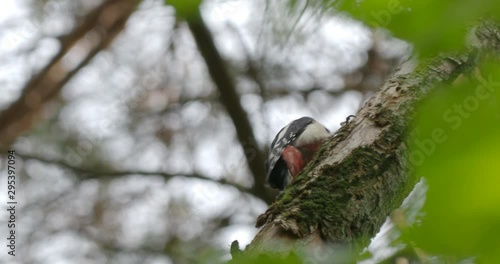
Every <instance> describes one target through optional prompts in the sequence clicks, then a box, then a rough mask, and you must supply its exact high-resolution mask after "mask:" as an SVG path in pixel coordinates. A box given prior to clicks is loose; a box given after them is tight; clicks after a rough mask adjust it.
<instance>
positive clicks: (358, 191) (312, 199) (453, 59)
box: [245, 21, 500, 254]
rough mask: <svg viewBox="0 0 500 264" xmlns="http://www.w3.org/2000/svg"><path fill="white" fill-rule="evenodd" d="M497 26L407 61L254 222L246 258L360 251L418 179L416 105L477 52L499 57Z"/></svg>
mask: <svg viewBox="0 0 500 264" xmlns="http://www.w3.org/2000/svg"><path fill="white" fill-rule="evenodd" d="M499 28H500V26H499V25H498V24H495V23H492V22H490V21H487V22H484V23H482V24H481V25H479V26H478V27H477V28H476V29H475V32H474V33H475V34H474V35H475V36H476V38H477V39H476V43H474V46H475V48H474V50H471V51H470V52H468V53H464V54H460V55H457V56H439V57H437V58H434V59H432V60H430V61H429V62H427V63H426V64H425V65H426V66H418V67H417V66H416V63H415V62H414V60H407V61H406V62H405V63H403V64H402V65H401V66H400V67H399V68H398V69H397V70H396V71H395V72H394V74H393V75H392V76H391V77H390V78H389V79H388V80H387V81H386V82H385V83H384V84H383V85H382V86H381V87H380V89H379V90H378V91H377V92H376V93H375V94H374V95H373V96H372V97H371V98H370V99H369V101H367V102H366V103H365V105H364V106H363V107H362V108H361V109H360V111H359V112H358V113H357V115H356V117H355V118H354V119H353V120H352V121H351V122H349V123H347V124H346V125H344V126H343V127H341V128H340V129H339V131H337V132H336V133H335V134H334V135H333V136H332V137H331V138H330V139H329V140H328V141H327V142H326V143H325V144H324V145H323V146H322V148H321V150H320V151H319V152H318V153H317V155H316V156H315V158H314V159H313V161H311V163H310V164H308V166H307V167H306V168H304V170H303V171H302V172H301V174H300V175H299V177H298V178H297V179H296V180H295V181H294V182H293V183H292V184H291V185H290V186H288V187H287V188H286V189H285V190H284V191H283V192H282V193H281V194H280V196H279V197H278V200H277V201H276V202H275V203H274V204H272V205H271V206H270V207H269V209H268V210H267V211H266V212H265V213H264V214H262V215H261V216H259V218H258V219H257V227H262V229H261V230H260V231H259V232H258V234H257V235H256V236H255V238H254V239H253V241H252V242H251V243H250V245H249V246H248V247H247V248H246V251H245V254H248V253H257V252H266V251H272V252H277V253H285V252H289V251H291V250H294V249H304V248H306V249H307V248H314V249H318V247H323V246H325V245H326V244H327V243H328V244H335V245H341V246H343V247H348V248H351V249H354V250H356V249H361V248H362V247H364V246H366V245H367V244H368V242H369V239H370V238H372V237H373V236H374V235H375V234H376V232H377V231H378V230H379V229H380V226H381V225H382V224H383V222H384V221H385V219H386V217H387V216H388V215H389V214H390V213H391V211H393V210H394V209H396V208H398V207H399V206H400V205H401V203H402V201H403V199H404V198H405V197H406V196H407V195H408V194H409V192H410V191H411V189H412V188H413V187H414V185H415V183H416V182H417V180H418V179H417V177H416V176H415V175H414V174H413V173H412V171H411V168H412V166H411V165H412V164H411V163H412V162H411V161H412V159H411V156H410V155H409V152H408V142H410V140H411V137H410V133H409V132H410V131H409V128H410V127H409V126H410V123H411V120H412V118H413V113H414V110H415V107H416V106H417V104H418V103H419V102H420V101H421V99H422V98H424V97H425V96H426V95H427V94H428V92H429V91H430V90H432V88H433V87H434V86H435V85H436V84H438V83H443V82H451V81H453V80H454V79H456V78H457V77H458V76H459V75H460V74H462V73H466V72H469V71H471V70H472V69H474V67H475V65H476V62H477V61H478V59H479V58H480V57H481V53H482V52H477V48H479V49H482V50H486V49H487V50H493V51H494V52H495V53H496V55H498V52H499V50H500V49H499V47H500V45H499V43H500V38H499V37H498V36H500V35H499V34H498V32H499Z"/></svg>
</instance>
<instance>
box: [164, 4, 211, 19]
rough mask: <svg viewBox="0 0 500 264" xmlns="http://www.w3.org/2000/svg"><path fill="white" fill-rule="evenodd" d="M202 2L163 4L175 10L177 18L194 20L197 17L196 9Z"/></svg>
mask: <svg viewBox="0 0 500 264" xmlns="http://www.w3.org/2000/svg"><path fill="white" fill-rule="evenodd" d="M201 2H202V0H165V4H167V5H171V6H172V7H173V8H175V12H176V13H177V16H178V17H181V18H186V19H194V18H196V17H197V16H198V7H199V6H200V4H201Z"/></svg>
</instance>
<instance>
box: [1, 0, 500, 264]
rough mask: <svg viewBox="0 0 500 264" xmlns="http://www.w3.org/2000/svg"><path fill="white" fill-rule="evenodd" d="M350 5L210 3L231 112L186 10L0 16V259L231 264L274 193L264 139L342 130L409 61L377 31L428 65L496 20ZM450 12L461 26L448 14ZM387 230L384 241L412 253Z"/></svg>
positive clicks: (29, 6)
mask: <svg viewBox="0 0 500 264" xmlns="http://www.w3.org/2000/svg"><path fill="white" fill-rule="evenodd" d="M191 2H193V3H192V4H190V3H191ZM355 2H356V1H339V2H333V3H330V1H317V2H313V1H290V0H288V1H285V0H280V1H265V0H258V1H250V0H248V1H247V0H207V1H204V2H203V3H202V4H201V6H200V12H201V15H202V16H203V18H204V19H205V21H206V23H207V27H208V29H209V32H211V34H212V36H213V39H214V42H215V44H216V48H217V51H218V52H219V53H220V54H221V57H222V58H223V59H224V60H225V62H226V64H225V69H226V70H227V72H228V74H229V76H230V77H231V79H232V80H233V82H234V83H233V85H231V86H229V88H231V89H232V93H234V94H235V95H236V96H237V99H238V100H234V98H233V97H228V96H227V93H226V92H223V91H221V90H220V89H219V87H218V86H217V85H216V83H217V80H216V79H214V77H213V75H214V73H213V72H210V65H208V64H207V63H206V58H205V60H204V58H203V50H200V49H198V46H197V45H196V41H198V44H200V40H199V39H196V34H194V37H193V34H192V33H195V31H196V29H194V30H193V27H190V26H189V25H188V24H187V23H185V22H184V21H183V20H182V19H179V17H177V15H179V14H182V15H183V16H189V14H190V12H193V10H196V9H197V8H198V7H197V1H172V2H169V1H166V4H165V3H164V1H159V0H143V1H138V0H121V1H119V0H103V1H97V0H96V1H71V0H44V1H31V0H23V1H5V3H4V8H3V11H1V12H0V23H1V25H2V27H1V29H2V35H1V37H0V48H1V49H2V60H0V67H1V68H2V71H0V80H1V83H2V87H3V88H2V89H3V91H4V93H3V94H4V96H3V97H2V98H1V100H0V108H1V109H2V112H1V113H0V150H1V151H2V152H3V153H6V151H7V149H9V147H10V146H12V147H11V148H12V149H15V150H16V153H17V157H18V167H17V170H18V171H17V172H18V175H19V182H18V193H19V194H18V195H19V209H18V216H19V219H18V220H19V228H18V229H17V230H18V232H19V236H18V240H17V244H18V248H17V256H16V257H15V258H11V257H10V256H8V255H6V254H5V253H4V252H5V251H2V253H0V259H1V260H2V261H7V262H9V263H10V262H12V261H13V260H14V261H15V262H17V263H193V262H203V263H204V262H208V261H210V260H212V261H218V260H220V259H228V258H229V257H228V249H229V245H230V243H231V241H233V240H235V239H238V240H239V241H240V243H241V244H242V246H244V245H245V244H247V243H248V242H249V241H250V239H251V238H252V237H253V235H254V234H255V233H256V231H257V230H256V229H255V228H254V227H253V226H254V224H255V218H256V217H257V215H259V214H260V213H262V212H264V211H265V209H266V208H267V205H268V204H269V203H270V202H272V201H273V200H274V197H275V195H276V193H274V192H272V191H270V190H268V189H267V188H265V186H264V184H263V181H264V179H263V176H264V175H263V174H262V170H263V169H262V168H263V164H264V158H263V157H265V156H266V151H267V149H266V147H267V146H268V144H269V143H270V141H271V140H272V138H273V136H274V135H275V133H276V132H277V131H278V130H279V129H280V128H281V127H282V126H283V125H285V124H286V123H288V122H289V121H290V120H292V119H294V118H297V117H300V116H303V115H310V116H313V117H315V118H316V119H318V120H320V121H321V122H323V123H324V124H325V125H327V126H328V127H329V128H331V130H336V129H337V128H338V127H339V123H340V122H342V121H344V120H345V117H346V116H347V115H349V114H354V113H356V111H357V110H358V108H359V107H360V106H361V105H362V103H363V101H364V100H365V99H366V98H368V97H369V96H370V95H371V94H372V93H373V92H374V91H375V90H376V88H377V87H378V86H379V85H380V84H381V83H382V82H383V80H385V79H386V77H387V76H388V75H389V74H390V73H391V71H392V70H393V69H394V68H395V67H396V66H397V65H398V64H399V62H401V61H402V60H403V58H404V57H406V56H407V55H408V54H409V52H410V50H409V45H408V44H406V43H405V42H403V41H401V40H399V39H397V38H393V37H391V36H390V35H389V34H388V33H387V31H386V30H385V29H389V30H391V32H393V33H394V34H395V35H396V36H397V37H401V38H405V39H406V40H408V41H410V42H411V43H412V44H413V45H414V48H415V50H416V51H418V52H419V54H420V55H421V56H423V57H428V56H431V55H434V54H436V53H437V52H440V51H450V50H453V51H460V50H461V49H463V48H464V45H462V44H463V43H465V41H463V40H462V39H463V38H464V36H465V35H466V33H467V26H468V25H469V24H468V23H470V22H472V20H473V19H477V18H478V17H479V16H480V15H484V13H485V12H486V11H490V12H493V14H498V12H497V9H496V8H494V7H495V6H496V5H495V4H494V3H493V4H492V3H490V2H489V1H479V2H477V1H475V2H474V3H471V2H470V1H459V3H458V4H455V3H454V2H453V3H452V1H445V2H443V4H439V5H438V4H434V3H432V5H431V3H427V2H429V1H424V2H425V3H422V4H421V5H420V4H416V3H413V2H411V3H401V6H399V4H400V3H399V2H398V1H395V2H391V1H389V2H390V3H388V2H385V1H372V2H373V4H367V3H365V2H363V4H359V3H355ZM396 2H397V3H396ZM395 3H396V4H395ZM171 4H174V5H175V6H176V8H177V12H176V10H175V9H174V8H173V7H172V6H171ZM180 4H181V5H183V6H182V7H181V6H180ZM471 6H474V9H472V8H471ZM476 9H477V10H479V11H478V12H472V13H471V12H468V11H469V10H476ZM429 10H432V12H431V13H429ZM344 11H347V13H346V12H344ZM454 12H458V14H463V15H460V16H458V15H457V16H453V17H452V18H453V19H449V18H450V15H447V16H443V13H446V14H454ZM460 12H461V13H460ZM495 12H496V13H495ZM424 13H425V14H424ZM355 19H359V20H360V21H363V22H364V23H365V24H363V23H362V22H360V21H357V20H355ZM365 25H368V26H378V27H382V28H385V29H373V28H369V27H367V26H365ZM438 25H439V26H438ZM410 26H411V27H412V28H413V29H412V30H408V27H410ZM447 29H449V30H447ZM192 31H193V32H192ZM443 32H444V33H446V34H444V33H443ZM431 40H432V41H431ZM456 43H461V44H457V45H458V46H456V45H455V44H456ZM207 65H208V66H207ZM491 68H492V70H491V72H492V73H491V75H489V76H492V77H491V78H492V79H493V80H496V79H495V77H496V76H498V75H495V74H494V73H495V67H494V66H491ZM216 73H220V72H219V71H218V72H216ZM489 76H488V78H489ZM498 79H500V78H498ZM230 92H231V91H230ZM231 98H233V99H231ZM494 99H495V97H491V98H490V100H494ZM495 100H496V99H495ZM496 102H497V101H495V102H494V103H493V104H494V106H495V107H496ZM431 108H432V107H431ZM234 109H236V110H234ZM496 109H498V108H496ZM239 110H241V111H240V112H238V111H239ZM235 111H236V112H235ZM489 113H495V112H494V111H493V112H491V111H490V112H489ZM496 114H498V112H496ZM476 120H481V119H476ZM483 121H484V120H483ZM478 122H479V121H478ZM497 123H498V122H497ZM249 127H250V129H249ZM424 127H425V126H424ZM431 127H432V126H431ZM471 127H472V125H471ZM483 130H488V129H481V131H483ZM463 131H465V129H464V130H463ZM467 131H469V130H467ZM488 131H493V132H491V133H490V134H489V135H495V134H494V131H495V130H488ZM464 133H465V132H464ZM471 137H473V136H470V135H469V136H465V138H462V139H461V140H466V141H467V140H470V138H471ZM491 146H492V147H494V146H498V145H495V144H492V145H491ZM491 153H492V154H491V155H493V156H490V158H489V159H488V160H493V159H495V158H498V156H497V155H498V154H497V153H496V152H495V151H494V150H493V148H492V149H491ZM464 158H465V157H464ZM2 159H3V157H2ZM435 161H437V162H439V161H440V160H439V159H438V160H435ZM3 164H5V162H2V166H3ZM453 164H455V165H456V163H453ZM462 164H464V163H462ZM490 164H491V163H490ZM429 166H431V165H429ZM433 167H434V166H431V167H430V168H433ZM259 168H260V169H259ZM422 168H427V167H425V165H423V166H422ZM2 169H3V170H2V172H1V173H2V175H5V173H6V170H5V167H2ZM496 169H498V167H494V168H492V169H491V170H489V173H490V174H488V175H498V174H495V173H496V172H498V170H496ZM459 171H460V168H459ZM442 173H445V172H442ZM446 173H450V172H446ZM487 179H489V180H497V179H496V178H494V177H489V178H487ZM497 181H498V180H497ZM431 183H432V181H431V180H429V184H431ZM484 183H485V184H492V183H491V182H490V181H484ZM5 184H6V183H5V181H2V183H1V186H2V189H4V190H5ZM423 185H425V184H423ZM490 186H498V185H490ZM445 187H446V186H445ZM422 188H423V189H425V187H422ZM478 190H481V189H480V188H479V189H478ZM424 193H425V192H424ZM492 193H494V191H492ZM492 195H493V194H492ZM416 196H417V197H418V199H415V200H416V201H417V202H414V203H413V204H421V203H423V200H424V198H423V197H425V194H422V195H420V196H418V195H416ZM495 197H496V196H495ZM483 198H484V199H490V201H492V203H489V205H490V206H493V207H495V206H496V205H495V203H493V202H494V201H497V200H495V199H493V200H491V197H483ZM0 199H2V201H4V199H6V198H5V197H4V196H2V197H1V198H0ZM429 199H430V198H429ZM478 200H479V201H483V200H482V199H478ZM496 204H500V203H496ZM443 206H446V204H445V205H443ZM413 207H415V208H414V209H413V210H411V212H413V214H415V212H418V210H419V209H420V207H419V206H413ZM413 207H412V208H413ZM472 208H474V207H472ZM483 208H485V210H486V211H487V212H490V211H491V210H490V209H491V208H489V207H483ZM497 209H498V208H497ZM4 216H5V215H4V214H2V217H4ZM496 216H497V215H495V214H493V215H489V219H490V222H491V223H493V224H492V225H493V227H494V225H495V224H497V223H498V221H496V220H498V219H499V218H496ZM438 217H439V216H438ZM479 220H481V219H479ZM471 223H476V222H471ZM388 225H389V224H388ZM491 227H492V226H488V228H491ZM389 229H390V227H389ZM382 230H384V228H383V229H382ZM385 230H386V232H381V233H387V232H388V231H387V230H388V228H387V227H386V229H385ZM390 230H393V231H391V232H393V233H392V234H393V235H389V236H386V237H385V239H382V240H383V241H386V240H390V241H395V242H394V243H397V246H396V247H400V245H402V244H404V243H408V242H407V241H406V240H404V241H403V242H401V241H396V240H397V239H396V238H399V234H400V233H402V232H403V231H401V230H396V229H395V228H394V226H393V229H390ZM394 230H395V231H394ZM488 230H489V229H488ZM0 232H2V234H4V233H5V232H7V229H6V226H5V225H2V226H0ZM394 234H396V235H394ZM403 238H405V237H403ZM414 239H417V240H418V238H413V237H411V238H410V240H409V241H414ZM477 239H478V240H480V239H481V237H479V238H477ZM424 240H425V239H424ZM412 243H413V242H412ZM380 244H384V243H380ZM497 248H498V247H497ZM439 250H440V249H439V248H438V249H437V251H439ZM370 251H372V252H373V253H374V255H375V256H376V257H375V259H382V258H385V257H388V256H390V255H391V254H392V253H394V250H393V249H390V248H389V246H388V245H387V246H379V247H377V246H375V247H374V246H372V247H370ZM451 252H452V253H454V252H453V251H451ZM474 252H477V251H474ZM474 252H472V253H474ZM470 254H471V253H469V254H468V255H467V256H470ZM452 255H453V254H452ZM15 262H12V263H15Z"/></svg>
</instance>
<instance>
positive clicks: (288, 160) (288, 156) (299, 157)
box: [266, 116, 331, 190]
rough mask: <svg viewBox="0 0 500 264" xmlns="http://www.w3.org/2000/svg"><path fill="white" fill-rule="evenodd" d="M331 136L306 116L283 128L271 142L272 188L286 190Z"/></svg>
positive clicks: (269, 175)
mask: <svg viewBox="0 0 500 264" xmlns="http://www.w3.org/2000/svg"><path fill="white" fill-rule="evenodd" d="M330 135H331V134H330V130H328V129H327V128H326V127H325V126H324V125H322V124H321V123H320V122H318V121H316V120H314V119H313V118H311V117H307V116H304V117H301V118H299V119H296V120H293V121H292V122H290V123H289V124H288V125H286V126H285V127H283V128H282V129H281V130H280V131H279V132H278V134H277V135H276V136H275V138H274V140H273V141H272V143H271V146H270V151H269V156H268V159H267V161H266V179H267V182H268V183H269V186H270V187H271V188H274V189H279V190H283V189H284V188H285V187H286V186H287V185H289V184H290V183H291V182H292V181H293V180H294V179H295V178H296V177H297V176H298V175H299V173H300V172H301V171H302V169H303V168H304V167H305V166H306V165H307V163H309V162H310V161H311V159H312V158H313V156H314V154H315V153H316V152H317V151H318V150H319V149H320V147H321V144H322V143H323V142H324V141H325V140H326V139H327V138H328V137H329V136H330Z"/></svg>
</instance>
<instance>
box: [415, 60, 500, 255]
mask: <svg viewBox="0 0 500 264" xmlns="http://www.w3.org/2000/svg"><path fill="white" fill-rule="evenodd" d="M458 82H459V83H460V84H454V85H449V86H443V87H440V88H439V89H437V90H436V91H435V92H434V93H433V94H431V96H430V97H429V98H428V100H426V101H425V102H424V103H423V104H422V105H421V107H420V109H419V111H418V114H417V117H416V122H415V134H416V137H415V138H414V140H413V142H412V144H411V147H410V157H411V158H410V160H411V163H412V164H413V165H414V166H415V167H416V171H415V172H416V173H417V176H423V177H425V178H426V179H427V180H428V185H429V189H428V193H427V201H426V204H425V206H424V208H423V210H424V212H425V217H424V219H423V221H422V224H421V226H419V227H418V228H416V230H414V231H415V234H414V240H415V241H416V242H417V244H418V246H419V247H422V248H423V249H424V250H425V251H427V252H429V253H431V254H447V255H452V256H458V257H468V256H479V257H480V258H482V260H483V261H484V260H486V259H488V260H489V261H488V262H491V261H493V262H492V263H500V254H498V253H495V252H500V92H499V90H500V67H499V66H498V65H497V64H495V63H488V64H485V65H483V67H481V72H480V73H479V71H478V73H477V74H476V76H473V77H471V78H463V79H462V80H461V81H458ZM495 254H496V255H495Z"/></svg>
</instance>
